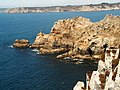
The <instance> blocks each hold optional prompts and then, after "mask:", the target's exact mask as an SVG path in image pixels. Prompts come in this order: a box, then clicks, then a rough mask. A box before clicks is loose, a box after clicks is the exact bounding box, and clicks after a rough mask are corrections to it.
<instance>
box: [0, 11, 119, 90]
mask: <svg viewBox="0 0 120 90" xmlns="http://www.w3.org/2000/svg"><path fill="white" fill-rule="evenodd" d="M106 14H113V15H119V16H120V10H111V11H99V12H98V11H95V12H62V13H61V12H58V13H55V12H51V13H50V12H47V13H26V14H6V13H0V90H72V88H73V87H74V85H75V84H76V83H77V81H78V80H81V81H84V82H85V74H86V72H87V71H92V70H96V69H97V65H96V64H94V63H93V64H88V63H87V61H86V62H83V63H81V64H80V65H76V64H72V63H65V62H61V61H59V60H57V59H55V57H56V55H38V54H37V52H36V50H30V49H15V48H12V47H11V45H12V44H13V42H14V40H15V39H22V38H24V39H28V40H29V41H30V43H33V42H34V39H35V37H36V35H37V34H38V33H39V32H40V31H41V30H42V31H43V33H49V32H50V30H51V28H52V26H53V24H54V22H56V21H57V20H59V19H67V18H73V17H76V16H82V17H86V18H90V19H91V21H93V22H97V21H99V20H101V19H103V18H104V16H105V15H106Z"/></svg>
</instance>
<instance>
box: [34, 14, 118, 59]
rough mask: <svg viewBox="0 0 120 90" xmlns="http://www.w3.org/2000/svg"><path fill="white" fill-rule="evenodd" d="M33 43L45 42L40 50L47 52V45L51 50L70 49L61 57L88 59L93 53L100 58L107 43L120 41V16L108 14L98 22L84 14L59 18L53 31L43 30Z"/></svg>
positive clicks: (114, 44)
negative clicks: (82, 15) (46, 32)
mask: <svg viewBox="0 0 120 90" xmlns="http://www.w3.org/2000/svg"><path fill="white" fill-rule="evenodd" d="M33 45H36V46H38V47H39V46H40V45H42V48H43V49H40V52H45V49H48V50H46V52H49V53H50V52H51V53H53V52H55V51H54V49H60V48H65V49H67V50H68V51H67V52H65V53H63V54H61V55H59V56H57V58H65V57H70V58H75V57H78V58H79V59H80V58H82V59H88V55H89V56H90V57H89V59H90V58H92V59H100V54H101V50H103V49H105V46H106V47H114V46H118V45H120V16H113V15H106V16H105V18H104V19H103V20H101V21H99V22H94V23H93V22H91V21H90V19H87V18H83V17H75V18H71V19H64V20H58V21H57V22H55V23H54V26H53V27H52V29H51V32H50V33H49V34H44V33H42V32H40V33H39V34H38V35H37V37H36V39H35V41H34V44H33ZM52 49H53V50H52ZM42 50H44V51H42ZM52 51H53V52H52ZM58 51H59V52H61V50H58ZM62 52H63V51H62ZM86 56H87V57H86Z"/></svg>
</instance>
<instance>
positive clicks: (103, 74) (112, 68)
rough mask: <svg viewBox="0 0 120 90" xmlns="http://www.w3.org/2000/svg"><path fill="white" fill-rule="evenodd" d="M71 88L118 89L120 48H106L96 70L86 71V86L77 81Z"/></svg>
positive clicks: (119, 85)
mask: <svg viewBox="0 0 120 90" xmlns="http://www.w3.org/2000/svg"><path fill="white" fill-rule="evenodd" d="M73 90H120V48H114V49H113V48H112V49H111V48H110V49H108V48H107V49H106V52H105V53H103V54H102V55H101V59H100V60H99V63H98V69H97V71H88V72H87V74H86V87H85V86H84V83H83V82H81V81H78V83H77V84H76V85H75V87H74V88H73Z"/></svg>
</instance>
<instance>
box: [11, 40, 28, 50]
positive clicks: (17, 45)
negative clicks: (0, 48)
mask: <svg viewBox="0 0 120 90" xmlns="http://www.w3.org/2000/svg"><path fill="white" fill-rule="evenodd" d="M13 47H15V48H27V47H29V41H28V40H26V39H21V40H18V39H16V40H15V43H14V44H13Z"/></svg>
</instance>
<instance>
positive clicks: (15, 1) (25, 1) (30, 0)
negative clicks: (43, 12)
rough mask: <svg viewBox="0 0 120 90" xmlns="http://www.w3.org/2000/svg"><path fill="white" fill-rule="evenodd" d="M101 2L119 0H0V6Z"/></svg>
mask: <svg viewBox="0 0 120 90" xmlns="http://www.w3.org/2000/svg"><path fill="white" fill-rule="evenodd" d="M102 2H110V3H114V2H120V0H0V7H45V6H61V5H62V6H63V5H83V4H94V3H102Z"/></svg>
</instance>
